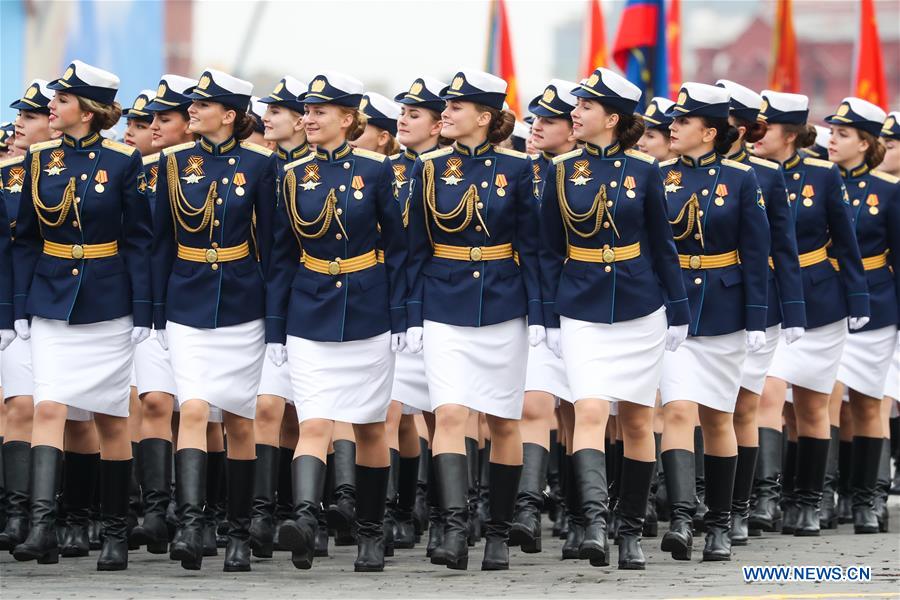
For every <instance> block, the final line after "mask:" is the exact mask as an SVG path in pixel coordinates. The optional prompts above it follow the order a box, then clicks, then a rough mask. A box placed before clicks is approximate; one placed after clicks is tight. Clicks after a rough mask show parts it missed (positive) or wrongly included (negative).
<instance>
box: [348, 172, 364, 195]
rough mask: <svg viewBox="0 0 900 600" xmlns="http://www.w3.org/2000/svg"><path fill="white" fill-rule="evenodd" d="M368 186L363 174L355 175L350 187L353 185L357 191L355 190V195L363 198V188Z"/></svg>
mask: <svg viewBox="0 0 900 600" xmlns="http://www.w3.org/2000/svg"><path fill="white" fill-rule="evenodd" d="M365 186H366V184H365V182H364V181H363V178H362V175H354V176H353V180H352V181H351V182H350V187H352V188H353V189H354V190H356V191H355V192H353V197H354V198H356V199H357V200H362V199H363V193H362V189H363V188H364V187H365Z"/></svg>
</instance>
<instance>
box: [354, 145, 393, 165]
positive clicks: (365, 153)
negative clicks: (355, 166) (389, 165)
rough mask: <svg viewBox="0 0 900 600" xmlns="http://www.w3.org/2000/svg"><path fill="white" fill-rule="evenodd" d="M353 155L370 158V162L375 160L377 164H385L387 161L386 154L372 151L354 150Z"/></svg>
mask: <svg viewBox="0 0 900 600" xmlns="http://www.w3.org/2000/svg"><path fill="white" fill-rule="evenodd" d="M353 155H354V156H361V157H363V158H368V159H369V160H374V161H376V162H384V161H385V160H387V156H385V155H384V154H378V153H377V152H372V151H371V150H363V149H362V148H354V149H353Z"/></svg>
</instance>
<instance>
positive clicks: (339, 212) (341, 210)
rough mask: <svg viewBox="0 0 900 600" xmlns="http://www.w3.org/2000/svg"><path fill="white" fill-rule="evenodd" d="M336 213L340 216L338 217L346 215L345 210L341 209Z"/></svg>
mask: <svg viewBox="0 0 900 600" xmlns="http://www.w3.org/2000/svg"><path fill="white" fill-rule="evenodd" d="M334 212H336V213H337V214H338V216H341V215H342V214H344V209H343V208H339V209H337V210H336V211H334Z"/></svg>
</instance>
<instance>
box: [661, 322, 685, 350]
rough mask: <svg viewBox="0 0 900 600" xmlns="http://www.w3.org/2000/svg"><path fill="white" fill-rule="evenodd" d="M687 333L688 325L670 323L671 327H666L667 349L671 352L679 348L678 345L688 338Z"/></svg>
mask: <svg viewBox="0 0 900 600" xmlns="http://www.w3.org/2000/svg"><path fill="white" fill-rule="evenodd" d="M687 334H688V326H687V325H670V326H669V328H668V329H666V350H668V351H669V352H675V351H676V350H678V346H680V345H681V344H682V343H684V340H686V339H687Z"/></svg>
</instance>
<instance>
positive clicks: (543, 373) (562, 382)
mask: <svg viewBox="0 0 900 600" xmlns="http://www.w3.org/2000/svg"><path fill="white" fill-rule="evenodd" d="M525 391H526V392H546V393H548V394H553V395H554V396H556V397H557V398H559V399H560V400H565V401H566V402H572V400H573V398H572V391H571V390H570V389H569V379H568V377H567V376H566V364H565V362H563V359H561V358H559V357H557V356H556V355H555V354H553V351H552V350H550V348H549V347H548V346H547V344H545V343H540V344H538V345H537V346H529V347H528V366H527V369H526V371H525Z"/></svg>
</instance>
